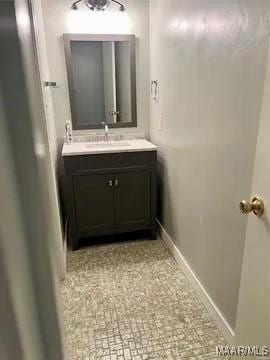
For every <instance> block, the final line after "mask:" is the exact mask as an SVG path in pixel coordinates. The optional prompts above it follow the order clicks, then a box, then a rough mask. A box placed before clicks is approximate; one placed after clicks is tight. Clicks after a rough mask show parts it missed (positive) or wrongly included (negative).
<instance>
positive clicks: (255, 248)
mask: <svg viewBox="0 0 270 360" xmlns="http://www.w3.org/2000/svg"><path fill="white" fill-rule="evenodd" d="M254 196H259V197H261V198H262V200H263V201H264V205H265V212H264V215H263V216H262V217H261V218H259V217H257V216H255V215H253V214H252V213H251V214H250V215H248V216H249V219H248V224H247V232H246V243H245V252H244V260H243V266H242V276H241V286H240V296H239V305H238V314H237V325H236V344H237V345H249V346H251V345H255V346H256V345H257V346H270V60H269V59H268V67H267V73H266V80H265V89H264V99H263V104H262V111H261V119H260V125H259V133H258V142H257V151H256V158H255V166H254V174H253V184H252V194H251V198H252V197H254ZM247 200H250V199H247ZM243 216H247V215H243ZM266 358H267V359H270V354H269V356H268V357H266Z"/></svg>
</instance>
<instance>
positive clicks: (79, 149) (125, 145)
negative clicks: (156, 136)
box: [62, 139, 157, 157]
mask: <svg viewBox="0 0 270 360" xmlns="http://www.w3.org/2000/svg"><path fill="white" fill-rule="evenodd" d="M156 150H157V147H156V146H155V145H154V144H152V143H150V142H149V141H147V140H144V139H136V140H122V141H119V142H109V143H106V142H99V143H89V142H75V143H72V144H64V146H63V150H62V156H63V157H65V156H75V155H95V154H113V153H122V152H142V151H156Z"/></svg>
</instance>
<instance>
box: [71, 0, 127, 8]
mask: <svg viewBox="0 0 270 360" xmlns="http://www.w3.org/2000/svg"><path fill="white" fill-rule="evenodd" d="M82 1H83V0H76V1H75V2H74V3H73V4H72V5H71V9H72V10H78V4H79V3H81V2H82ZM111 1H112V2H114V3H115V4H117V5H118V6H119V10H120V11H125V6H124V5H123V4H122V3H121V2H119V1H117V0H111ZM85 4H86V5H87V7H88V8H89V9H90V10H92V11H94V10H99V11H100V10H106V9H107V7H106V5H109V1H107V2H106V3H105V6H104V7H103V8H102V7H99V4H98V3H96V2H94V1H92V0H85Z"/></svg>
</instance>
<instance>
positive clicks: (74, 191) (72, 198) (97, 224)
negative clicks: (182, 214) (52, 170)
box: [64, 151, 156, 250]
mask: <svg viewBox="0 0 270 360" xmlns="http://www.w3.org/2000/svg"><path fill="white" fill-rule="evenodd" d="M64 167H65V188H66V191H65V203H66V211H67V220H68V233H69V236H68V237H69V242H70V244H71V246H72V248H73V249H74V250H75V249H78V248H79V240H80V238H85V237H91V236H95V237H96V236H102V235H110V234H120V233H127V232H133V231H141V230H149V231H150V238H151V239H155V238H156V151H147V152H129V153H115V154H111V153H109V154H99V155H92V154H91V155H75V156H66V157H64Z"/></svg>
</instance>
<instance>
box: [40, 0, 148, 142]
mask: <svg viewBox="0 0 270 360" xmlns="http://www.w3.org/2000/svg"><path fill="white" fill-rule="evenodd" d="M42 3H43V12H44V23H45V31H46V40H47V49H48V56H49V66H50V72H51V77H52V80H53V81H56V82H57V84H58V86H59V88H57V89H55V90H54V104H55V113H56V132H57V137H58V145H59V146H61V144H62V137H63V136H64V124H65V121H66V120H68V119H71V114H70V104H69V93H68V84H67V75H66V63H65V56H64V45H63V39H62V35H63V33H67V32H69V33H112V34H115V33H121V34H135V35H136V37H137V43H136V57H137V96H138V99H137V104H138V128H137V129H131V131H143V132H146V133H148V130H149V1H148V0H124V1H123V3H124V4H125V5H126V12H120V11H119V10H118V7H117V6H115V5H113V4H112V5H111V6H110V8H109V9H108V10H107V11H106V12H102V13H94V12H91V11H90V10H89V9H88V8H87V7H86V6H85V5H84V4H81V5H80V6H79V10H78V11H71V10H70V6H71V4H72V1H67V0H43V1H42ZM125 131H127V129H125Z"/></svg>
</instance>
